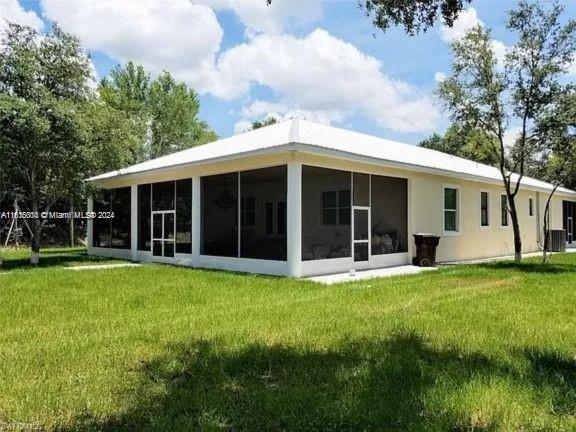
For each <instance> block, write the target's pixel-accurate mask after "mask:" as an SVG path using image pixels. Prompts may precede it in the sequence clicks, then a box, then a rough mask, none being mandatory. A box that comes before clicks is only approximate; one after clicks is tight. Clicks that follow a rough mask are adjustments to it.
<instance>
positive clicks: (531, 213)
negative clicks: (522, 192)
mask: <svg viewBox="0 0 576 432" xmlns="http://www.w3.org/2000/svg"><path fill="white" fill-rule="evenodd" d="M528 216H530V217H533V216H534V198H528Z"/></svg>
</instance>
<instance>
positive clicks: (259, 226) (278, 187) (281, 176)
mask: <svg viewBox="0 0 576 432" xmlns="http://www.w3.org/2000/svg"><path fill="white" fill-rule="evenodd" d="M287 181H288V177H287V167H286V165H282V166H277V167H271V168H262V169H257V170H251V171H243V172H241V173H240V194H241V201H240V202H241V214H242V217H241V230H240V239H241V248H240V257H242V258H253V259H266V260H278V261H285V260H286V222H285V221H286V194H287V188H288V183H287Z"/></svg>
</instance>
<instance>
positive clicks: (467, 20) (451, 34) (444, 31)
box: [440, 7, 484, 42]
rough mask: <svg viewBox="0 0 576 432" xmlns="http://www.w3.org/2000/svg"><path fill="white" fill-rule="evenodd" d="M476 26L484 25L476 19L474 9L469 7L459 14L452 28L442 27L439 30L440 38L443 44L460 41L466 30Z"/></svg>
mask: <svg viewBox="0 0 576 432" xmlns="http://www.w3.org/2000/svg"><path fill="white" fill-rule="evenodd" d="M477 25H481V26H484V23H483V22H482V20H480V18H479V17H478V12H476V9H474V8H473V7H470V8H468V9H466V10H464V11H462V12H461V13H460V15H459V16H458V19H456V21H454V25H453V26H452V27H448V26H442V27H441V28H440V37H441V38H442V40H443V41H444V42H453V41H455V40H458V39H462V38H463V37H464V35H466V32H467V31H468V30H471V29H472V28H474V27H476V26H477Z"/></svg>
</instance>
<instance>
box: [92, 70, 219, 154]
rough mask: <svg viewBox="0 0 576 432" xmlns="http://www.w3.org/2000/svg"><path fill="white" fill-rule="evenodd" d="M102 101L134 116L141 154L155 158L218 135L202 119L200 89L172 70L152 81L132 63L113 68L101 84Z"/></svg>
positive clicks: (127, 114)
mask: <svg viewBox="0 0 576 432" xmlns="http://www.w3.org/2000/svg"><path fill="white" fill-rule="evenodd" d="M99 94H100V98H101V99H102V101H103V102H104V103H105V104H107V105H109V106H110V107H112V108H114V109H116V110H119V111H121V112H124V113H125V115H126V116H127V117H129V118H131V121H132V124H133V128H134V130H135V133H137V134H139V136H140V140H141V142H142V145H143V151H142V152H141V157H142V158H143V159H151V158H156V157H159V156H163V155H165V154H168V153H173V152H175V151H179V150H183V149H186V148H189V147H193V146H196V145H200V144H205V143H207V142H211V141H215V140H216V139H218V136H217V135H216V134H215V133H214V132H212V131H211V130H210V129H209V127H208V125H207V124H206V122H204V121H202V120H200V119H199V118H198V114H199V111H200V103H199V101H198V96H197V94H196V92H195V91H194V90H193V89H191V88H189V87H188V86H187V85H186V84H184V83H178V82H176V80H175V79H174V78H173V77H172V75H171V74H170V73H169V72H166V71H165V72H162V73H161V74H160V75H159V76H158V77H157V78H156V79H154V80H152V79H151V78H150V74H149V73H147V72H146V71H145V70H144V68H143V67H142V66H140V65H135V64H134V63H132V62H128V63H127V64H126V66H124V67H121V66H118V67H116V69H114V70H113V71H112V73H111V74H110V78H109V79H104V80H102V82H101V84H100V87H99Z"/></svg>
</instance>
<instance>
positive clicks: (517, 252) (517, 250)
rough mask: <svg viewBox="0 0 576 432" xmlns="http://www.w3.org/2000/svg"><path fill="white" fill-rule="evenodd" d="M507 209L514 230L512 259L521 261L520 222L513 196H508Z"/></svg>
mask: <svg viewBox="0 0 576 432" xmlns="http://www.w3.org/2000/svg"><path fill="white" fill-rule="evenodd" d="M508 207H509V208H508V210H509V212H510V219H511V220H512V230H513V232H514V261H515V262H517V263H520V262H522V236H521V235H520V224H519V222H518V212H517V211H516V202H515V201H514V197H512V199H510V196H509V197H508Z"/></svg>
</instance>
